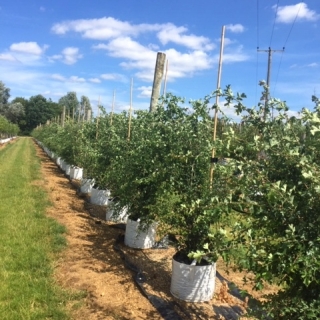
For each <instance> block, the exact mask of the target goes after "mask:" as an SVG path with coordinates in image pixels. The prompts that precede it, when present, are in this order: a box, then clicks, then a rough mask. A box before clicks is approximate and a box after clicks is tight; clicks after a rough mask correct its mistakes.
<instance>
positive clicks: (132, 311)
mask: <svg viewBox="0 0 320 320" xmlns="http://www.w3.org/2000/svg"><path fill="white" fill-rule="evenodd" d="M36 148H37V153H38V156H39V157H40V159H41V163H42V173H43V177H44V182H45V185H44V186H45V188H47V190H48V192H49V194H50V197H51V201H52V207H50V208H49V209H48V215H49V216H51V217H53V218H54V219H56V220H57V221H59V222H60V223H61V224H63V225H65V226H66V228H67V235H66V238H67V242H68V247H67V249H66V250H65V251H64V252H63V254H62V256H61V258H60V260H59V261H58V262H57V265H56V278H57V281H58V283H59V284H60V285H62V286H63V287H65V288H68V289H73V290H82V291H85V292H86V293H87V297H86V298H85V303H84V304H83V305H82V306H80V307H79V308H78V309H77V308H74V306H73V311H72V313H73V318H74V319H85V320H98V319H99V320H100V319H101V320H102V319H103V320H105V319H130V320H131V319H132V320H134V319H139V320H140V319H141V320H142V319H155V320H156V319H167V320H169V319H170V320H175V319H177V320H178V319H228V320H229V319H238V318H239V315H240V314H241V313H243V312H244V306H245V305H246V302H244V301H242V300H241V299H239V296H238V294H237V291H236V290H235V291H234V292H230V291H229V292H226V290H224V285H223V282H224V281H226V283H225V285H226V284H230V282H229V281H228V280H227V279H230V278H232V281H233V283H235V284H236V285H237V286H239V285H241V282H242V278H243V276H244V274H240V273H237V274H232V277H231V275H227V272H226V270H225V267H224V266H223V264H220V263H219V264H218V267H217V269H218V270H219V274H218V277H217V280H216V295H215V297H214V298H213V299H212V300H211V301H209V302H206V303H197V304H193V303H186V302H182V301H179V300H177V299H175V298H173V297H172V295H171V294H170V292H169V289H170V277H171V257H172V255H173V252H174V249H173V248H169V249H149V250H135V249H131V248H127V247H125V246H124V244H123V241H121V240H122V239H123V234H124V231H123V230H121V229H118V228H115V225H114V224H112V223H109V222H106V221H102V220H100V219H97V218H96V217H97V216H98V215H99V210H98V209H97V208H94V207H92V206H91V207H90V206H89V205H88V204H87V202H86V201H85V200H84V199H82V198H80V197H79V196H78V195H77V193H76V187H75V184H74V183H71V182H70V181H69V180H68V179H67V178H66V177H65V176H64V175H63V173H62V171H61V170H60V169H59V168H58V167H57V166H56V165H55V163H53V162H52V161H51V160H50V158H48V157H47V155H46V154H45V153H44V152H43V151H42V149H41V148H39V147H38V146H36ZM104 210H105V209H104ZM104 212H105V211H104ZM95 216H96V217H95ZM117 239H118V241H117ZM119 239H120V241H119ZM115 244H117V248H120V250H121V252H122V253H124V254H125V255H126V256H127V257H129V259H130V263H132V264H134V265H135V266H137V267H138V268H140V269H142V270H143V272H144V277H145V279H146V282H145V283H144V284H143V285H142V286H141V287H140V286H139V285H138V284H137V282H135V281H134V277H135V273H134V272H133V271H132V270H130V269H129V268H128V264H127V263H126V261H125V260H124V259H123V254H120V253H121V252H120V253H119V251H116V250H115V249H114V245H115ZM141 289H142V290H141ZM143 290H146V291H145V293H146V292H147V294H149V298H150V299H151V300H152V301H153V303H154V305H155V306H156V307H157V308H156V307H154V306H153V305H152V303H151V302H150V300H149V299H148V298H147V297H146V295H145V293H143ZM269 291H270V292H271V291H272V288H269ZM264 293H267V292H266V291H265V292H264ZM255 297H256V298H259V294H255Z"/></svg>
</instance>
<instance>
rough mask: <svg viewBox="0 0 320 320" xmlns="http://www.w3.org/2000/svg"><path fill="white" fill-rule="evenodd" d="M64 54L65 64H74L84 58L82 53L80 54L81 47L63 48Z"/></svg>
mask: <svg viewBox="0 0 320 320" xmlns="http://www.w3.org/2000/svg"><path fill="white" fill-rule="evenodd" d="M62 54H63V62H64V63H65V64H74V63H76V62H77V61H78V60H79V59H81V58H82V55H81V54H79V49H78V48H75V47H68V48H65V49H63V51H62Z"/></svg>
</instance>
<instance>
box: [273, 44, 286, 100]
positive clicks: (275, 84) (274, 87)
mask: <svg viewBox="0 0 320 320" xmlns="http://www.w3.org/2000/svg"><path fill="white" fill-rule="evenodd" d="M284 49H285V48H284V47H283V50H282V52H281V57H280V62H279V67H278V71H277V76H276V81H275V83H274V86H273V93H272V95H273V96H275V92H276V87H277V83H278V77H279V73H280V67H281V63H282V57H283V52H284Z"/></svg>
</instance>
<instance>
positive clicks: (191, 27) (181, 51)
mask: <svg viewBox="0 0 320 320" xmlns="http://www.w3.org/2000/svg"><path fill="white" fill-rule="evenodd" d="M319 24H320V3H319V0H306V1H304V2H299V1H294V0H183V1H182V0H170V1H168V0H161V1H158V0H96V1H93V0H90V1H89V0H81V1H75V0H64V1H62V0H55V1H49V0H28V1H26V0H11V1H8V0H5V1H4V0H0V30H1V38H0V39H1V41H0V80H1V81H3V82H4V83H5V85H6V86H7V87H9V88H10V89H11V98H14V97H17V96H19V97H25V98H29V97H30V96H33V95H37V94H42V95H43V96H45V97H46V98H51V99H52V100H53V101H58V100H59V98H60V97H61V96H63V95H65V94H66V93H67V92H69V91H76V92H77V95H78V98H79V99H80V97H81V96H82V95H85V96H87V97H88V98H89V99H90V101H91V103H92V106H93V108H94V110H96V105H97V104H98V100H99V98H100V103H101V104H102V105H103V106H104V107H105V108H106V109H107V111H110V106H111V104H112V99H113V92H115V96H116V98H115V100H116V103H115V106H116V110H118V111H120V110H123V109H126V108H127V107H128V105H129V104H130V82H131V79H133V108H134V109H148V108H149V105H150V95H151V88H152V83H153V74H154V68H155V62H156V56H157V52H164V53H165V54H166V57H167V60H168V75H167V85H166V89H167V92H172V93H173V94H175V95H178V96H181V97H185V98H186V100H187V101H188V100H190V99H199V98H203V97H204V96H205V95H207V94H209V93H211V92H212V91H213V90H215V89H216V84H217V69H218V57H219V50H220V38H221V30H222V26H225V27H226V33H225V46H224V56H223V59H224V60H223V65H222V78H221V87H222V88H224V87H225V86H226V85H228V84H230V85H231V87H232V89H233V90H234V91H235V92H244V93H246V95H247V96H248V98H247V99H246V100H245V104H246V105H248V106H253V105H256V104H257V102H258V101H259V100H260V97H261V87H259V86H258V82H259V81H260V80H266V78H267V62H268V54H267V53H266V52H257V47H259V49H260V50H268V48H269V47H270V48H271V49H272V50H282V48H283V47H285V50H284V52H281V51H277V52H274V53H273V54H272V69H271V86H270V89H271V95H272V96H274V97H276V98H280V99H282V100H285V101H287V103H288V106H289V108H290V110H292V111H293V112H294V111H298V110H301V109H302V108H303V107H307V108H309V109H311V108H313V104H312V102H311V96H312V95H313V94H316V95H318V96H320V84H319V80H320V79H319V77H320V75H319V70H320V54H319V53H320V52H319V51H320V32H319ZM230 112H231V111H228V110H226V113H227V114H228V113H230Z"/></svg>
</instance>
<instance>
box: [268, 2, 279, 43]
mask: <svg viewBox="0 0 320 320" xmlns="http://www.w3.org/2000/svg"><path fill="white" fill-rule="evenodd" d="M278 7H279V0H278V2H277V6H276V12H275V14H274V20H273V26H272V31H271V37H270V44H269V47H271V43H272V37H273V31H274V26H275V24H276V19H277V14H278Z"/></svg>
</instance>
